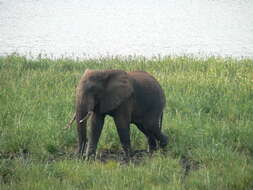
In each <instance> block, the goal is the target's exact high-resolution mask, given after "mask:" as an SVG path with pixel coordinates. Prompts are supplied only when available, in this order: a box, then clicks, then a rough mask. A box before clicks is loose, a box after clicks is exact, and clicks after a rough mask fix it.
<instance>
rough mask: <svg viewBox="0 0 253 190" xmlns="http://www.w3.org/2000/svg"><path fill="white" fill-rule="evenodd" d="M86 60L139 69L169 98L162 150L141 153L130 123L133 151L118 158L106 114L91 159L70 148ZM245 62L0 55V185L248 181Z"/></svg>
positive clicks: (251, 122) (251, 133) (249, 105)
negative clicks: (68, 126) (130, 157)
mask: <svg viewBox="0 0 253 190" xmlns="http://www.w3.org/2000/svg"><path fill="white" fill-rule="evenodd" d="M86 68H89V69H123V70H127V71H129V70H144V71H147V72H149V73H151V74H152V75H154V76H155V77H156V78H157V80H158V81H159V82H160V84H161V86H162V87H163V89H164V91H165V95H166V99H167V104H166V108H165V113H164V121H163V131H165V133H166V134H168V136H169V139H170V142H169V146H168V147H167V150H166V151H165V152H157V153H155V154H154V155H153V156H151V157H150V156H149V155H147V154H146V153H145V151H142V150H144V149H146V148H147V142H146V139H145V137H144V136H143V135H142V134H141V133H140V132H139V131H138V130H137V129H136V128H135V126H132V127H131V143H132V147H133V149H135V150H137V151H136V155H135V156H134V159H133V162H132V163H130V164H127V165H124V164H123V165H122V164H121V162H120V157H121V146H120V143H119V139H118V135H117V133H116V129H115V127H114V123H113V121H112V119H111V118H107V119H106V122H105V127H104V129H103V132H102V136H101V138H100V141H99V147H98V161H95V162H91V163H88V162H85V161H83V160H80V159H78V158H77V156H76V155H75V149H76V146H77V143H76V130H75V126H73V127H72V128H71V129H69V130H64V129H63V128H64V126H65V125H66V123H67V122H68V120H69V119H70V118H71V115H72V113H73V112H74V97H75V85H76V84H77V82H78V81H79V79H80V76H81V75H82V74H83V72H84V70H85V69H86ZM252 83H253V60H252V59H240V60H237V59H233V58H217V57H210V58H205V59H200V58H194V57H160V58H159V57H155V58H152V59H145V58H144V57H114V58H113V57H107V58H105V57H101V58H98V59H87V60H71V59H64V58H63V59H55V60H51V59H42V58H37V59H34V60H31V59H27V58H25V57H21V56H17V55H11V56H6V57H0V105H1V112H0V147H1V149H0V189H180V190H181V189H200V190H202V189H224V190H225V189H227V190H233V189H234V190H240V189H241V190H244V189H252V188H253V183H252V181H253V180H252V176H253V146H252V145H253V128H252V126H253V117H252V116H253V99H252V96H253V86H252Z"/></svg>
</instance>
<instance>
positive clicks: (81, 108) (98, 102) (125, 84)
mask: <svg viewBox="0 0 253 190" xmlns="http://www.w3.org/2000/svg"><path fill="white" fill-rule="evenodd" d="M132 92H133V88H132V85H131V82H130V79H129V77H128V75H127V73H126V72H124V71H120V70H107V71H96V70H88V69H87V70H86V71H85V72H84V74H83V76H82V77H81V80H80V82H79V84H78V86H77V92H76V121H77V125H78V134H79V152H80V153H81V154H82V153H83V151H84V148H85V145H86V141H87V140H86V123H87V118H88V117H89V116H91V115H92V113H94V112H98V113H100V114H106V113H109V112H110V111H113V110H114V109H116V108H117V107H118V106H119V105H120V104H121V102H122V101H124V100H125V99H126V98H128V97H130V96H131V94H132Z"/></svg>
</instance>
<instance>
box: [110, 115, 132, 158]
mask: <svg viewBox="0 0 253 190" xmlns="http://www.w3.org/2000/svg"><path fill="white" fill-rule="evenodd" d="M114 122H115V125H116V127H117V132H118V135H119V138H120V142H121V145H122V148H123V150H124V152H125V158H126V159H129V157H130V153H131V143H130V127H129V125H130V122H129V120H126V118H125V117H124V116H122V115H118V116H116V117H114Z"/></svg>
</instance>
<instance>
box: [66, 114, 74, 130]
mask: <svg viewBox="0 0 253 190" xmlns="http://www.w3.org/2000/svg"><path fill="white" fill-rule="evenodd" d="M75 119H76V114H74V115H73V117H72V119H71V120H70V121H69V123H68V124H67V125H66V126H65V127H64V129H69V128H70V127H71V125H72V123H73V121H74V120H75Z"/></svg>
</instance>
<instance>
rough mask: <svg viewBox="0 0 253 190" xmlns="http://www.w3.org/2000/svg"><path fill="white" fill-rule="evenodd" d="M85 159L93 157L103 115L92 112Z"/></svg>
mask: <svg viewBox="0 0 253 190" xmlns="http://www.w3.org/2000/svg"><path fill="white" fill-rule="evenodd" d="M90 122H91V123H90V126H89V127H90V128H89V133H88V144H87V150H86V159H90V158H92V157H93V158H95V154H96V149H97V144H98V140H99V137H100V135H101V132H102V128H103V125H104V116H103V115H99V114H96V113H94V114H93V115H92V118H91V121H90Z"/></svg>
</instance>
